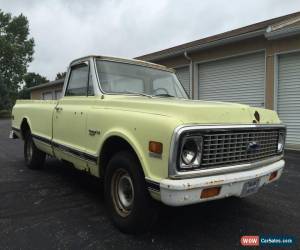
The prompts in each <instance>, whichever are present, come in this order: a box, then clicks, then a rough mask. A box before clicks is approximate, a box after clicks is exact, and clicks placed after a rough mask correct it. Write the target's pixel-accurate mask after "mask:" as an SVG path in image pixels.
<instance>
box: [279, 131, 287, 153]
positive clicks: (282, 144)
mask: <svg viewBox="0 0 300 250" xmlns="http://www.w3.org/2000/svg"><path fill="white" fill-rule="evenodd" d="M285 140H286V130H285V129H281V130H279V133H278V141H277V153H278V154H282V153H283V152H284V148H285ZM279 147H280V148H279Z"/></svg>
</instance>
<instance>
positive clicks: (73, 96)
mask: <svg viewBox="0 0 300 250" xmlns="http://www.w3.org/2000/svg"><path fill="white" fill-rule="evenodd" d="M66 84H67V87H66V91H65V96H64V97H63V98H61V99H60V100H59V102H58V104H57V106H56V107H55V110H54V115H53V150H54V154H55V156H56V157H57V158H59V159H63V160H67V161H69V162H72V163H73V164H74V166H75V167H76V168H79V169H81V170H85V169H87V163H86V159H85V158H86V157H85V156H86V154H85V147H84V141H85V140H86V133H85V131H86V118H87V89H88V84H89V62H81V63H79V64H76V65H74V66H72V67H71V69H70V74H69V78H68V82H67V83H66Z"/></svg>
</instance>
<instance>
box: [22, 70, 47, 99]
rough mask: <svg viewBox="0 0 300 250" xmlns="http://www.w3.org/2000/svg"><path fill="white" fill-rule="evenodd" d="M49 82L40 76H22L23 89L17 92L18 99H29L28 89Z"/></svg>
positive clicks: (31, 73)
mask: <svg viewBox="0 0 300 250" xmlns="http://www.w3.org/2000/svg"><path fill="white" fill-rule="evenodd" d="M48 81H49V80H48V79H47V78H46V77H44V76H41V75H40V74H37V73H34V72H29V73H27V74H25V75H24V83H25V85H24V86H23V89H22V90H21V91H20V92H19V94H18V98H20V99H30V91H29V89H28V88H31V87H34V86H37V85H40V84H43V83H46V82H48Z"/></svg>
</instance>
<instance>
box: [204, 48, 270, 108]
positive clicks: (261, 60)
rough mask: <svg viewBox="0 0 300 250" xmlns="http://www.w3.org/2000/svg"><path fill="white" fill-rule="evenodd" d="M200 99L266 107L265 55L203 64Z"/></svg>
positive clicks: (257, 54) (251, 55)
mask: <svg viewBox="0 0 300 250" xmlns="http://www.w3.org/2000/svg"><path fill="white" fill-rule="evenodd" d="M198 72H199V99H202V100H215V101H225V102H237V103H243V104H248V105H251V106H256V107H263V106H264V92H265V91H264V88H265V55H264V53H255V54H250V55H245V56H239V57H233V58H229V59H224V60H217V61H213V62H209V63H203V64H199V71H198Z"/></svg>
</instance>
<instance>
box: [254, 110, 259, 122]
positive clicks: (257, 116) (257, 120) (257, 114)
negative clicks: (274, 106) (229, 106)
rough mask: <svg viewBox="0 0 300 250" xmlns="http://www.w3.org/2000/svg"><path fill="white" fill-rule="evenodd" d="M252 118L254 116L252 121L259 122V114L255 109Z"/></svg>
mask: <svg viewBox="0 0 300 250" xmlns="http://www.w3.org/2000/svg"><path fill="white" fill-rule="evenodd" d="M254 118H255V120H253V123H259V122H260V114H259V113H258V112H257V111H255V112H254Z"/></svg>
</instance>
